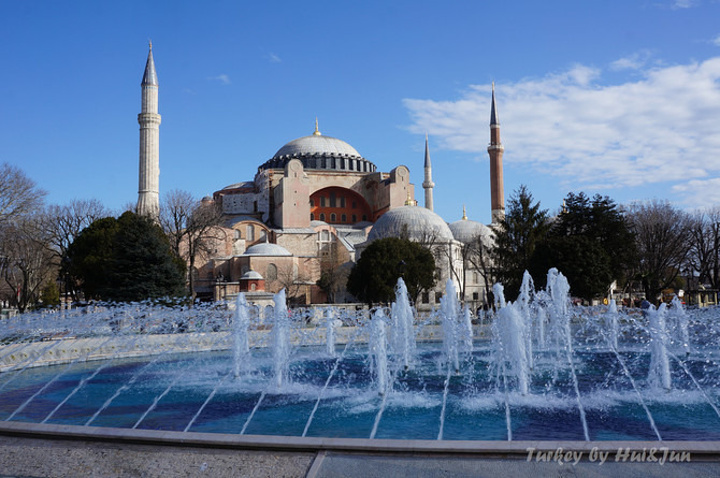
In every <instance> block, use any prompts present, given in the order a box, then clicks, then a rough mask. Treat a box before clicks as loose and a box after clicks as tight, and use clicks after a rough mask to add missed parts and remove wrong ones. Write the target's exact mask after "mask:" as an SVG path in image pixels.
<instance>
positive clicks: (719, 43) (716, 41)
mask: <svg viewBox="0 0 720 478" xmlns="http://www.w3.org/2000/svg"><path fill="white" fill-rule="evenodd" d="M710 43H712V44H713V45H715V46H720V35H718V36H716V37H715V38H714V39H713V40H711V41H710Z"/></svg>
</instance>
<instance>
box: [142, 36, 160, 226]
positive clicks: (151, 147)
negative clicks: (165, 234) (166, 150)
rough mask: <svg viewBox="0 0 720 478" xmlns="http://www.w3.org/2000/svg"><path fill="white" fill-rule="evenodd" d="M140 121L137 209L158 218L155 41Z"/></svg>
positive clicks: (145, 83) (158, 133)
mask: <svg viewBox="0 0 720 478" xmlns="http://www.w3.org/2000/svg"><path fill="white" fill-rule="evenodd" d="M141 87H142V109H141V110H140V111H141V112H140V114H139V115H138V123H140V175H139V177H140V182H139V186H138V202H137V213H138V214H140V215H142V216H148V217H152V218H157V217H158V214H159V213H160V197H159V195H160V115H159V114H158V80H157V74H156V73H155V62H154V61H153V54H152V42H150V52H149V53H148V58H147V63H146V64H145V74H144V75H143V79H142V84H141Z"/></svg>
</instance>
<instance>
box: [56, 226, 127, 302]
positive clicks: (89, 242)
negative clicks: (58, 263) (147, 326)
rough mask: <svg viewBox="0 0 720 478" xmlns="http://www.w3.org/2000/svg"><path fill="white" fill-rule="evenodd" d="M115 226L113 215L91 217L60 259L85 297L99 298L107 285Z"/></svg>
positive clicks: (107, 288)
mask: <svg viewBox="0 0 720 478" xmlns="http://www.w3.org/2000/svg"><path fill="white" fill-rule="evenodd" d="M117 230H118V222H117V219H115V218H114V217H105V218H102V219H98V220H96V221H93V223H92V224H90V225H89V226H88V227H86V228H85V229H83V230H82V231H81V232H80V234H78V236H77V237H76V238H75V239H74V240H73V242H72V243H71V244H70V246H69V247H68V250H67V258H66V260H65V261H64V263H63V271H64V272H66V273H67V274H68V275H69V276H70V277H71V278H72V280H73V281H75V282H76V283H77V286H78V287H79V288H80V289H81V290H82V291H83V293H84V295H85V299H87V300H92V299H97V300H100V299H103V298H104V296H105V292H106V291H107V290H109V289H110V288H111V284H110V277H109V275H108V274H109V272H110V271H111V270H112V267H113V242H114V238H115V234H116V233H117Z"/></svg>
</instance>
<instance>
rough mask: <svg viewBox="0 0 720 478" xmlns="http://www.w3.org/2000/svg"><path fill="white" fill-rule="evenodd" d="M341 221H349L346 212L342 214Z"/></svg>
mask: <svg viewBox="0 0 720 478" xmlns="http://www.w3.org/2000/svg"><path fill="white" fill-rule="evenodd" d="M340 222H347V215H346V214H343V215H342V216H340Z"/></svg>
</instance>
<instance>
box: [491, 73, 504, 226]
mask: <svg viewBox="0 0 720 478" xmlns="http://www.w3.org/2000/svg"><path fill="white" fill-rule="evenodd" d="M487 150H488V154H489V155H490V204H491V206H490V207H491V208H492V222H493V224H497V223H498V222H499V221H500V220H502V219H503V218H504V217H505V193H504V186H503V165H502V157H503V153H504V152H505V148H504V147H503V145H502V142H501V141H500V121H499V116H498V113H497V103H496V102H495V82H494V81H493V83H492V104H491V106H490V145H489V146H488V149H487Z"/></svg>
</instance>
